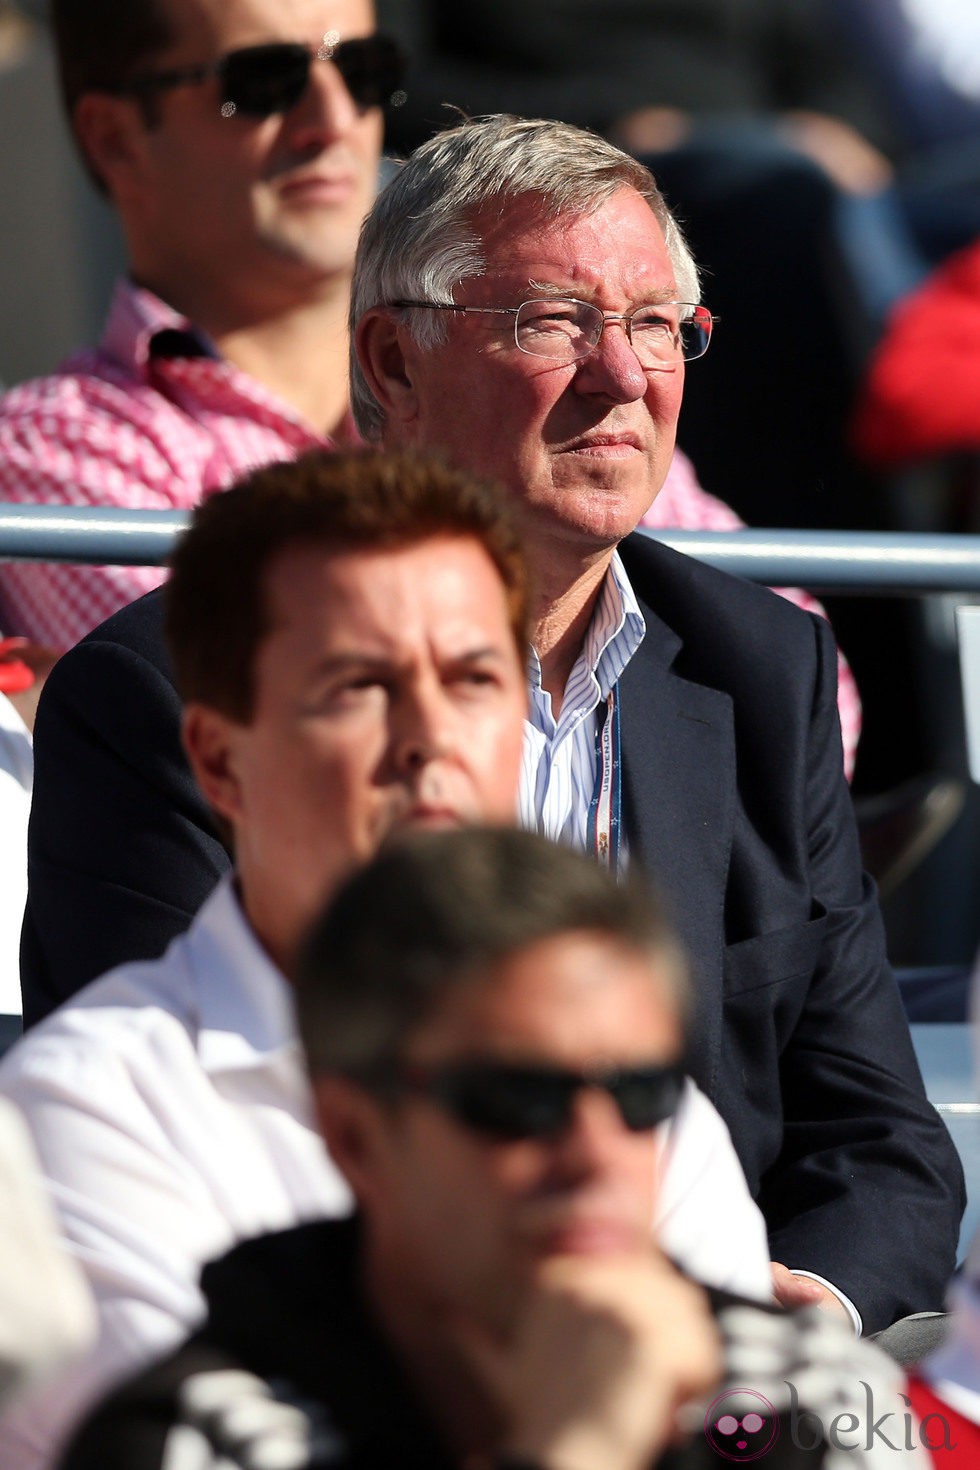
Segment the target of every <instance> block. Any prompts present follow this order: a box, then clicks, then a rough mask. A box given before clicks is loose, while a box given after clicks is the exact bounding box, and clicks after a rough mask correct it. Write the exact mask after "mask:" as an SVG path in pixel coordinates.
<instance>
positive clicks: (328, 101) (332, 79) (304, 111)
mask: <svg viewBox="0 0 980 1470" xmlns="http://www.w3.org/2000/svg"><path fill="white" fill-rule="evenodd" d="M359 117H360V111H359V109H358V106H357V103H356V102H355V101H354V99H353V97H352V96H351V94H350V92H349V91H348V90H347V83H346V82H345V81H344V79H343V77H342V76H341V74H340V72H339V71H338V69H337V67H336V66H334V64H333V62H332V61H325V60H320V59H318V58H317V59H314V60H313V61H312V62H311V64H310V76H309V80H308V82H307V84H306V86H305V88H304V89H303V95H302V96H301V97H300V99H299V101H298V102H296V103H295V104H294V106H293V107H292V108H290V110H289V113H288V114H287V121H288V123H289V125H290V127H291V129H292V130H293V133H294V140H295V136H300V137H301V138H302V139H304V140H306V139H308V138H309V137H318V138H324V139H327V140H330V139H332V138H339V137H343V136H344V134H345V133H347V132H349V131H350V129H351V128H352V127H353V126H354V124H355V123H356V122H357V120H358V118H359Z"/></svg>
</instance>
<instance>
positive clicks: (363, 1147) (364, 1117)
mask: <svg viewBox="0 0 980 1470" xmlns="http://www.w3.org/2000/svg"><path fill="white" fill-rule="evenodd" d="M313 1105H314V1108H315V1111H316V1117H317V1125H318V1127H319V1130H320V1136H321V1137H322V1139H323V1141H324V1143H325V1144H326V1146H327V1151H328V1153H329V1154H330V1157H331V1159H332V1160H333V1162H334V1163H335V1164H336V1165H337V1168H338V1169H339V1170H340V1172H341V1174H343V1176H344V1178H345V1179H346V1180H347V1183H348V1184H349V1185H350V1187H351V1191H352V1192H353V1194H354V1197H355V1198H356V1199H357V1201H358V1203H359V1204H363V1203H364V1201H365V1200H366V1199H370V1198H371V1196H372V1194H373V1188H372V1186H373V1183H374V1181H375V1179H376V1177H377V1168H376V1165H377V1159H378V1140H379V1137H380V1126H381V1123H382V1119H381V1110H380V1107H379V1105H378V1103H377V1102H376V1101H375V1099H374V1098H372V1097H370V1096H369V1095H368V1093H367V1092H365V1090H364V1088H363V1087H359V1086H358V1085H357V1083H355V1082H351V1081H350V1080H349V1079H347V1078H346V1077H337V1076H333V1075H331V1076H326V1077H314V1078H313Z"/></svg>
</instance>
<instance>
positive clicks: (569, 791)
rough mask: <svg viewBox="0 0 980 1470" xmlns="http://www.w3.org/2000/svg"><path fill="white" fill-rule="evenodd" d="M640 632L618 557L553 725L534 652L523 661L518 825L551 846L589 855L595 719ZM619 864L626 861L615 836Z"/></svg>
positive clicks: (635, 606)
mask: <svg viewBox="0 0 980 1470" xmlns="http://www.w3.org/2000/svg"><path fill="white" fill-rule="evenodd" d="M645 633H646V624H645V623H644V621H643V614H642V613H641V612H640V607H639V603H638V602H637V600H636V595H635V593H634V592H633V589H632V587H631V586H630V584H629V578H628V577H627V575H626V571H625V568H624V567H623V563H622V561H621V560H620V557H619V553H618V552H614V553H613V558H612V561H611V562H610V564H609V571H608V573H607V575H606V577H605V580H604V581H603V584H602V587H601V589H600V592H599V598H598V601H597V602H596V606H595V611H594V613H593V615H592V620H591V622H590V623H589V627H588V631H587V632H586V635H585V641H584V643H583V645H582V651H581V653H580V654H579V656H578V658H577V659H576V661H575V665H574V667H573V669H572V672H571V674H570V675H569V676H568V683H567V684H566V686H565V694H564V697H563V699H562V705H561V709H560V710H559V713H558V719H557V721H556V720H555V717H554V715H553V713H552V709H551V695H550V694H549V693H548V692H547V691H546V690H545V689H542V687H541V664H540V663H539V661H538V656H537V654H536V653H535V651H534V649H533V648H532V649H531V652H530V657H529V662H528V684H529V686H530V716H529V718H528V719H527V720H526V721H525V724H524V750H523V754H522V756H521V785H520V795H519V805H518V810H519V821H520V824H521V826H522V827H527V828H530V829H531V830H533V831H538V832H541V833H543V834H544V836H546V837H550V838H552V839H553V840H554V841H556V842H565V843H567V844H568V845H569V846H570V847H577V848H579V849H581V850H582V851H583V852H584V851H587V850H588V820H589V805H590V803H591V801H592V794H593V791H594V790H595V783H596V751H595V739H596V728H597V714H598V711H599V710H600V709H602V708H605V704H606V701H607V700H608V698H609V693H610V690H611V689H612V688H613V687H614V685H615V684H616V681H617V680H618V679H619V677H620V675H621V674H622V672H623V670H624V669H625V668H626V665H627V664H628V663H629V661H630V659H631V658H632V657H633V655H634V653H635V652H636V650H637V649H638V648H639V646H640V644H641V643H642V642H643V636H644V634H645ZM620 841H621V846H620V857H621V860H622V858H624V857H625V855H626V851H625V849H626V834H625V832H624V833H622V834H621V839H620Z"/></svg>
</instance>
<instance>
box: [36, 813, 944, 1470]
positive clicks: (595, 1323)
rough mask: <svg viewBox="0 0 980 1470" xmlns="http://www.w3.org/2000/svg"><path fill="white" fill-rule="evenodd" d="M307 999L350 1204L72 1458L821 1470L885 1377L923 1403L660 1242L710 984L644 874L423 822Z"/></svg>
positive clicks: (241, 1261) (325, 925)
mask: <svg viewBox="0 0 980 1470" xmlns="http://www.w3.org/2000/svg"><path fill="white" fill-rule="evenodd" d="M297 996H298V1010H299V1019H300V1027H301V1032H302V1036H303V1042H304V1049H305V1052H306V1056H307V1061H308V1066H309V1071H310V1076H311V1079H312V1082H313V1090H314V1095H315V1098H316V1108H317V1116H318V1119H319V1124H320V1128H321V1131H322V1133H323V1137H324V1140H325V1142H326V1144H327V1147H328V1148H329V1150H330V1154H331V1157H332V1158H333V1159H335V1160H336V1162H337V1163H338V1164H339V1166H340V1168H341V1169H342V1170H343V1172H344V1173H345V1175H346V1177H347V1179H348V1180H349V1182H350V1185H351V1188H352V1189H353V1191H354V1194H355V1196H356V1198H357V1204H358V1214H357V1215H356V1216H355V1218H354V1219H353V1220H349V1221H343V1222H317V1223H313V1224H309V1225H306V1226H303V1227H300V1228H299V1229H297V1230H293V1231H289V1232H286V1233H284V1234H278V1235H272V1236H266V1237H265V1238H263V1239H260V1240H256V1241H250V1242H247V1243H245V1244H244V1245H242V1246H240V1247H239V1248H238V1249H237V1250H236V1251H235V1252H233V1253H232V1254H231V1255H230V1256H229V1257H226V1258H225V1259H224V1260H223V1261H220V1262H218V1263H217V1264H216V1265H212V1266H209V1267H208V1268H207V1269H206V1271H205V1273H204V1286H205V1291H206V1293H207V1297H208V1304H209V1308H210V1316H209V1320H208V1323H207V1325H206V1326H205V1327H204V1329H203V1330H202V1331H201V1332H200V1333H199V1334H198V1335H197V1336H196V1337H195V1338H194V1339H193V1340H192V1341H191V1343H190V1344H189V1345H188V1346H186V1347H185V1348H184V1349H183V1350H182V1351H180V1352H179V1353H178V1354H177V1355H176V1356H175V1357H174V1358H171V1359H170V1360H169V1361H168V1362H166V1363H165V1364H163V1365H162V1366H161V1367H158V1368H156V1369H154V1370H151V1372H150V1373H149V1374H147V1375H145V1376H144V1377H143V1378H142V1379H140V1380H139V1381H137V1382H136V1383H134V1384H133V1385H131V1386H130V1387H128V1388H126V1389H124V1390H123V1391H122V1392H121V1394H119V1395H118V1396H117V1397H116V1398H115V1399H114V1400H112V1401H111V1402H110V1403H109V1404H108V1405H107V1406H106V1407H105V1408H104V1409H103V1410H102V1411H101V1412H100V1413H98V1414H97V1415H96V1417H95V1418H94V1420H93V1421H92V1422H90V1423H89V1425H88V1426H87V1427H86V1428H85V1429H84V1430H83V1431H82V1433H81V1435H80V1436H79V1438H78V1440H77V1441H76V1443H75V1445H74V1448H73V1450H71V1451H70V1452H69V1454H68V1456H67V1459H66V1460H65V1462H64V1470H123V1467H126V1470H131V1467H139V1470H163V1467H171V1466H174V1465H177V1464H178V1463H184V1462H186V1463H187V1464H188V1465H190V1464H193V1465H194V1466H196V1467H199V1470H214V1467H217V1466H219V1465H220V1466H222V1467H227V1470H233V1467H244V1466H259V1465H269V1466H272V1465H277V1466H281V1465H289V1466H290V1467H291V1470H305V1467H310V1470H312V1467H314V1466H317V1467H320V1466H323V1467H325V1466H327V1465H330V1466H334V1467H337V1470H346V1467H355V1466H356V1467H358V1470H364V1467H371V1470H380V1467H390V1466H394V1465H398V1466H404V1467H411V1470H422V1467H424V1470H452V1467H462V1466H471V1467H476V1466H479V1467H488V1470H490V1467H496V1470H519V1467H520V1470H532V1467H533V1470H588V1467H595V1470H645V1467H647V1466H652V1465H653V1464H655V1463H658V1464H659V1463H661V1455H662V1454H663V1453H664V1452H665V1451H667V1452H668V1453H667V1456H666V1459H665V1460H664V1461H663V1463H664V1464H669V1465H671V1466H678V1467H681V1466H692V1467H694V1466H699V1465H707V1464H715V1463H725V1462H726V1461H729V1462H730V1461H732V1460H734V1461H736V1462H738V1461H740V1460H741V1459H742V1458H743V1457H744V1458H756V1456H755V1455H754V1454H747V1453H746V1451H747V1450H750V1449H758V1450H759V1452H766V1453H767V1459H766V1463H767V1465H771V1466H773V1467H782V1466H789V1465H793V1466H796V1465H799V1464H801V1463H804V1464H814V1465H816V1464H820V1463H822V1461H823V1459H824V1453H825V1451H826V1448H827V1445H828V1442H831V1443H832V1442H833V1436H834V1433H835V1429H834V1427H833V1426H834V1425H836V1424H837V1420H836V1418H835V1416H837V1415H840V1416H841V1421H842V1422H846V1424H847V1426H848V1427H849V1428H850V1429H851V1430H854V1429H856V1428H857V1427H858V1425H859V1419H858V1417H857V1413H851V1412H850V1411H851V1410H852V1409H853V1410H856V1411H858V1412H860V1411H861V1410H862V1409H863V1408H864V1406H865V1397H864V1388H865V1384H867V1385H868V1386H869V1389H868V1391H869V1392H873V1393H874V1395H875V1403H876V1412H877V1413H878V1414H885V1413H887V1412H888V1411H889V1410H892V1409H893V1408H899V1407H900V1405H901V1401H900V1399H899V1397H898V1394H897V1392H896V1387H897V1383H898V1372H897V1369H895V1367H894V1365H892V1364H890V1363H888V1362H887V1360H885V1359H884V1358H883V1357H882V1356H881V1355H880V1354H879V1353H878V1352H877V1351H876V1350H874V1349H872V1348H869V1347H867V1346H866V1345H864V1344H860V1343H856V1342H855V1341H854V1339H853V1337H850V1336H849V1334H848V1332H847V1329H846V1327H845V1326H844V1325H843V1324H838V1323H836V1322H834V1321H832V1320H830V1319H829V1318H827V1316H826V1314H824V1313H821V1312H818V1311H816V1310H814V1309H810V1310H809V1311H808V1312H805V1313H801V1314H799V1317H798V1318H797V1317H794V1316H785V1315H783V1314H782V1313H780V1312H778V1311H775V1310H774V1309H771V1308H770V1309H766V1308H763V1307H758V1306H755V1305H751V1304H748V1303H739V1302H736V1301H735V1300H734V1299H733V1298H730V1297H725V1296H724V1295H723V1294H719V1293H709V1292H705V1291H704V1290H702V1289H701V1288H700V1287H698V1286H696V1285H695V1284H694V1283H692V1282H691V1281H690V1280H688V1279H686V1278H685V1277H683V1276H682V1275H681V1274H680V1273H679V1272H678V1271H677V1270H676V1269H675V1268H674V1267H673V1266H672V1265H671V1264H670V1262H669V1261H668V1260H667V1259H666V1257H665V1256H663V1255H662V1254H661V1253H660V1252H659V1251H658V1249H657V1248H656V1247H655V1246H654V1245H653V1244H652V1242H651V1239H650V1233H649V1221H650V1218H651V1216H652V1215H653V1214H654V1213H655V1210H656V1200H657V1192H658V1181H659V1176H660V1173H661V1171H662V1168H663V1155H662V1152H661V1151H660V1150H659V1149H658V1146H657V1139H658V1136H660V1137H662V1128H663V1125H664V1124H665V1123H666V1122H667V1120H669V1118H670V1117H671V1116H672V1114H673V1113H674V1110H675V1109H676V1107H677V1105H678V1102H679V1100H680V1097H681V1094H682V1089H683V1085H684V1084H683V1074H682V1057H683V1050H684V1016H685V1012H686V1009H687V1002H688V996H687V993H686V988H685V976H684V971H683V965H682V963H681V960H680V957H679V953H678V951H677V949H676V946H675V944H674V942H673V940H672V938H671V937H670V935H669V932H668V931H667V930H666V928H665V925H664V922H663V919H662V917H661V913H660V910H659V908H658V907H657V906H656V904H655V903H654V901H653V900H652V898H651V895H650V893H649V891H648V890H647V888H646V886H645V885H644V884H642V883H640V882H638V881H634V882H630V883H626V884H623V885H617V884H616V883H615V882H613V881H612V880H611V879H610V877H609V876H608V874H607V873H604V872H602V871H601V870H600V869H599V868H597V867H596V865H595V864H592V863H589V862H588V861H586V860H585V859H584V858H582V857H581V856H579V855H578V854H575V853H571V852H569V851H567V850H565V849H562V848H559V847H556V846H554V845H552V844H550V843H547V842H545V841H543V840H542V839H541V838H539V837H536V836H534V835H532V834H529V833H522V832H517V831H513V830H511V831H490V832H488V831H484V830H478V831H470V832H465V833H461V832H455V833H443V834H424V835H423V836H422V837H416V838H415V839H414V840H409V841H406V842H403V843H400V844H398V845H397V846H395V847H393V848H392V849H391V850H390V851H389V852H387V853H386V854H384V855H383V856H382V857H381V858H379V859H378V860H376V862H375V863H373V864H372V865H371V866H370V867H369V868H368V869H367V870H365V871H363V872H362V873H360V874H359V875H358V876H357V877H355V878H354V879H353V880H352V882H351V883H350V884H349V885H348V886H347V887H346V888H344V889H343V890H342V891H341V894H340V895H339V897H338V898H337V900H336V902H335V905H334V907H333V908H332V910H331V911H330V912H329V913H328V915H327V916H326V918H325V919H324V920H323V921H322V922H321V923H320V924H319V925H318V927H317V928H316V931H315V933H314V936H313V939H312V942H311V944H310V945H309V948H308V951H307V953H306V956H305V960H304V962H303V964H302V966H301V971H300V981H299V986H298V992H297ZM747 1386H751V1392H749V1393H748V1394H745V1393H744V1392H743V1394H742V1396H741V1397H740V1396H739V1395H738V1392H737V1391H738V1390H743V1391H744V1390H745V1389H746V1387H747ZM794 1396H795V1397H794ZM794 1404H795V1406H796V1414H797V1419H799V1418H800V1417H801V1416H802V1414H803V1413H805V1414H806V1415H807V1416H808V1417H807V1419H806V1441H805V1443H806V1444H807V1445H809V1447H810V1448H809V1452H806V1451H805V1450H801V1449H800V1446H799V1443H798V1442H799V1441H801V1440H802V1439H803V1435H802V1434H801V1433H799V1432H798V1428H799V1426H798V1424H794V1421H793V1417H792V1416H793V1412H794V1409H793V1406H794ZM764 1406H765V1412H764V1414H763V1413H761V1412H760V1409H763V1407H764ZM861 1428H862V1431H863V1428H864V1426H863V1425H862V1426H861ZM863 1438H864V1434H863V1432H862V1434H861V1435H860V1436H859V1437H858V1438H857V1439H856V1440H855V1444H854V1449H855V1450H856V1453H854V1455H853V1459H852V1457H851V1455H849V1456H848V1463H854V1464H855V1465H858V1466H860V1465H867V1464H872V1463H874V1462H875V1460H876V1459H877V1455H871V1456H869V1457H868V1459H865V1457H864V1455H863V1453H862V1448H861V1443H860V1442H861V1440H863ZM848 1448H851V1445H850V1442H849V1441H848ZM181 1457H184V1458H183V1459H181ZM903 1460H911V1461H912V1462H913V1463H914V1462H915V1455H914V1454H908V1453H907V1452H905V1451H904V1450H900V1451H899V1455H898V1461H899V1463H901V1462H902V1461H903ZM879 1463H881V1462H879ZM887 1463H889V1464H890V1463H892V1460H891V1459H889V1460H888V1461H887Z"/></svg>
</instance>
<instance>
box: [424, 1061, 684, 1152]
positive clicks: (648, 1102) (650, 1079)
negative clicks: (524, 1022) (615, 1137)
mask: <svg viewBox="0 0 980 1470" xmlns="http://www.w3.org/2000/svg"><path fill="white" fill-rule="evenodd" d="M682 1085H683V1082H682V1075H681V1073H680V1071H679V1069H677V1068H673V1067H638V1068H629V1069H624V1070H622V1071H616V1072H609V1073H600V1074H597V1075H596V1076H595V1077H584V1076H580V1075H578V1074H577V1073H574V1072H561V1071H551V1070H548V1069H545V1068H541V1069H537V1068H525V1067H502V1066H484V1067H480V1066H472V1067H468V1068H464V1067H460V1068H456V1069H448V1070H447V1071H446V1072H444V1073H443V1074H442V1075H441V1077H439V1078H437V1079H436V1080H435V1085H434V1087H433V1091H434V1092H435V1093H436V1094H437V1096H438V1097H439V1098H440V1099H441V1101H442V1102H443V1103H444V1105H445V1106H446V1107H447V1108H448V1109H449V1110H450V1111H451V1112H452V1113H453V1114H454V1115H455V1116H456V1117H457V1118H459V1120H460V1122H462V1123H465V1124H467V1125H468V1126H469V1127H471V1128H475V1129H477V1130H479V1131H480V1132H487V1133H492V1134H495V1135H497V1136H498V1137H503V1138H514V1139H517V1138H537V1137H544V1136H546V1135H547V1134H550V1133H556V1132H559V1131H560V1130H561V1129H563V1128H565V1127H567V1126H568V1122H569V1120H570V1118H571V1115H572V1107H573V1103H574V1100H575V1097H576V1095H577V1093H578V1092H580V1091H581V1089H582V1088H583V1087H592V1086H595V1087H599V1088H601V1089H602V1090H603V1091H605V1092H607V1093H608V1094H609V1095H610V1097H612V1098H613V1100H614V1101H615V1103H616V1106H617V1107H618V1109H619V1113H620V1116H621V1118H622V1120H623V1122H624V1124H625V1125H626V1127H627V1128H629V1129H631V1130H632V1131H634V1132H643V1131H646V1130H648V1129H651V1128H655V1127H656V1126H657V1124H658V1123H662V1122H664V1121H665V1120H666V1119H667V1118H669V1117H671V1116H672V1115H673V1113H674V1112H675V1110H676V1108H677V1103H678V1101H679V1098H680V1091H681V1087H682Z"/></svg>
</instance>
